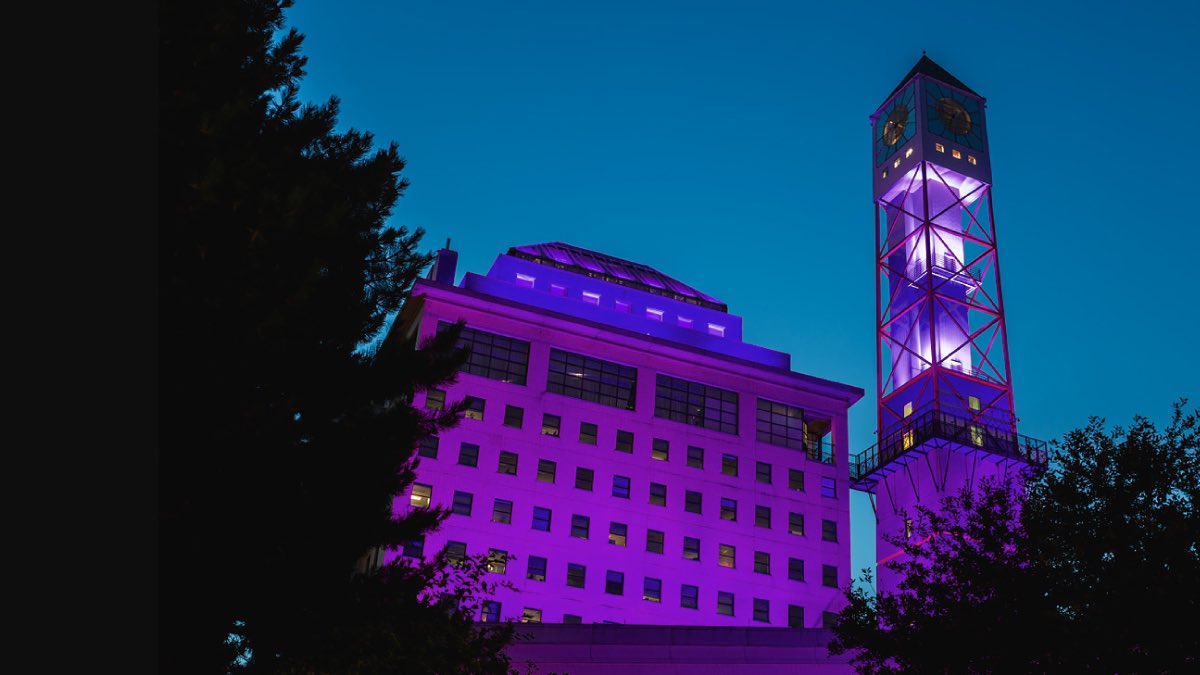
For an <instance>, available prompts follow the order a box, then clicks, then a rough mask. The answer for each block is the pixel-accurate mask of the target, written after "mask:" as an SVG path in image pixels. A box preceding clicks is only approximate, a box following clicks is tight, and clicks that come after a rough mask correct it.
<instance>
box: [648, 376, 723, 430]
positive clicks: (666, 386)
mask: <svg viewBox="0 0 1200 675" xmlns="http://www.w3.org/2000/svg"><path fill="white" fill-rule="evenodd" d="M737 405H738V395H737V392H733V391H728V390H725V389H719V388H717V387H710V386H709V385H707V384H701V383H699V382H689V381H687V380H682V379H679V378H677V377H670V376H669V375H658V376H657V378H656V379H655V386H654V416H655V417H662V418H665V419H669V420H674V421H676V422H683V423H684V424H691V425H694V426H698V427H704V428H705V429H713V430H714V431H721V432H724V433H727V434H735V435H736V434H737Z"/></svg>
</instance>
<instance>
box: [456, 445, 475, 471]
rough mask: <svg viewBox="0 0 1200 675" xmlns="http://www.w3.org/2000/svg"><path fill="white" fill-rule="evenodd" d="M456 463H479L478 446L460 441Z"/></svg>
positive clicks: (470, 464)
mask: <svg viewBox="0 0 1200 675" xmlns="http://www.w3.org/2000/svg"><path fill="white" fill-rule="evenodd" d="M458 463H459V464H462V465H463V466H478V465H479V446H478V445H475V444H474V443H461V444H459V446H458Z"/></svg>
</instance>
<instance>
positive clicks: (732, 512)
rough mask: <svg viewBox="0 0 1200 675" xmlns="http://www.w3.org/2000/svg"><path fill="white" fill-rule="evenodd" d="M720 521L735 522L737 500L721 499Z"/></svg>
mask: <svg viewBox="0 0 1200 675" xmlns="http://www.w3.org/2000/svg"><path fill="white" fill-rule="evenodd" d="M721 520H735V521H736V520H737V500H736V499H730V498H728V497H721Z"/></svg>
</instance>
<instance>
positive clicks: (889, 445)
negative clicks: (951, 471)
mask: <svg viewBox="0 0 1200 675" xmlns="http://www.w3.org/2000/svg"><path fill="white" fill-rule="evenodd" d="M937 441H941V442H942V444H953V445H954V446H956V447H958V448H959V449H961V450H963V451H964V452H972V451H982V452H986V453H988V454H991V455H994V456H997V457H1001V458H1004V459H1011V460H1016V461H1020V462H1024V463H1025V464H1028V465H1029V466H1031V467H1034V468H1035V469H1038V470H1042V469H1045V467H1046V462H1047V459H1048V452H1047V443H1046V441H1040V440H1037V439H1035V438H1030V437H1029V436H1025V435H1023V434H1018V433H1015V432H1012V431H1009V430H1007V429H1002V428H998V427H995V426H990V425H988V424H986V423H985V422H982V421H980V420H976V419H972V418H970V417H965V416H961V415H955V414H952V413H948V412H945V411H942V410H928V411H926V412H924V413H922V414H920V415H918V416H915V417H913V418H910V419H909V420H907V421H906V423H905V424H904V425H902V426H900V427H899V428H896V429H894V430H893V431H891V432H889V433H888V434H887V435H885V436H884V437H883V438H881V439H880V441H879V442H878V443H876V444H875V445H873V446H871V447H869V448H867V449H866V450H864V451H862V452H860V453H858V454H857V455H855V456H854V457H852V458H851V460H850V480H851V483H852V485H853V487H855V488H857V489H860V490H866V489H870V488H872V487H873V486H874V485H875V483H877V482H878V481H879V479H880V478H881V477H882V476H885V475H887V474H889V473H891V472H892V471H893V470H895V468H896V467H898V466H903V465H904V464H906V463H907V462H908V460H909V459H910V458H912V457H917V456H920V455H922V454H924V453H925V452H927V451H928V450H930V449H931V448H932V447H934V446H935V442H937Z"/></svg>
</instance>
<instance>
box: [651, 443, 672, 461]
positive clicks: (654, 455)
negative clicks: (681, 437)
mask: <svg viewBox="0 0 1200 675" xmlns="http://www.w3.org/2000/svg"><path fill="white" fill-rule="evenodd" d="M670 455H671V444H670V442H668V441H667V440H665V439H662V438H656V439H654V445H653V447H652V448H651V449H650V459H657V460H661V461H663V462H665V461H667V458H668V457H670Z"/></svg>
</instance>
